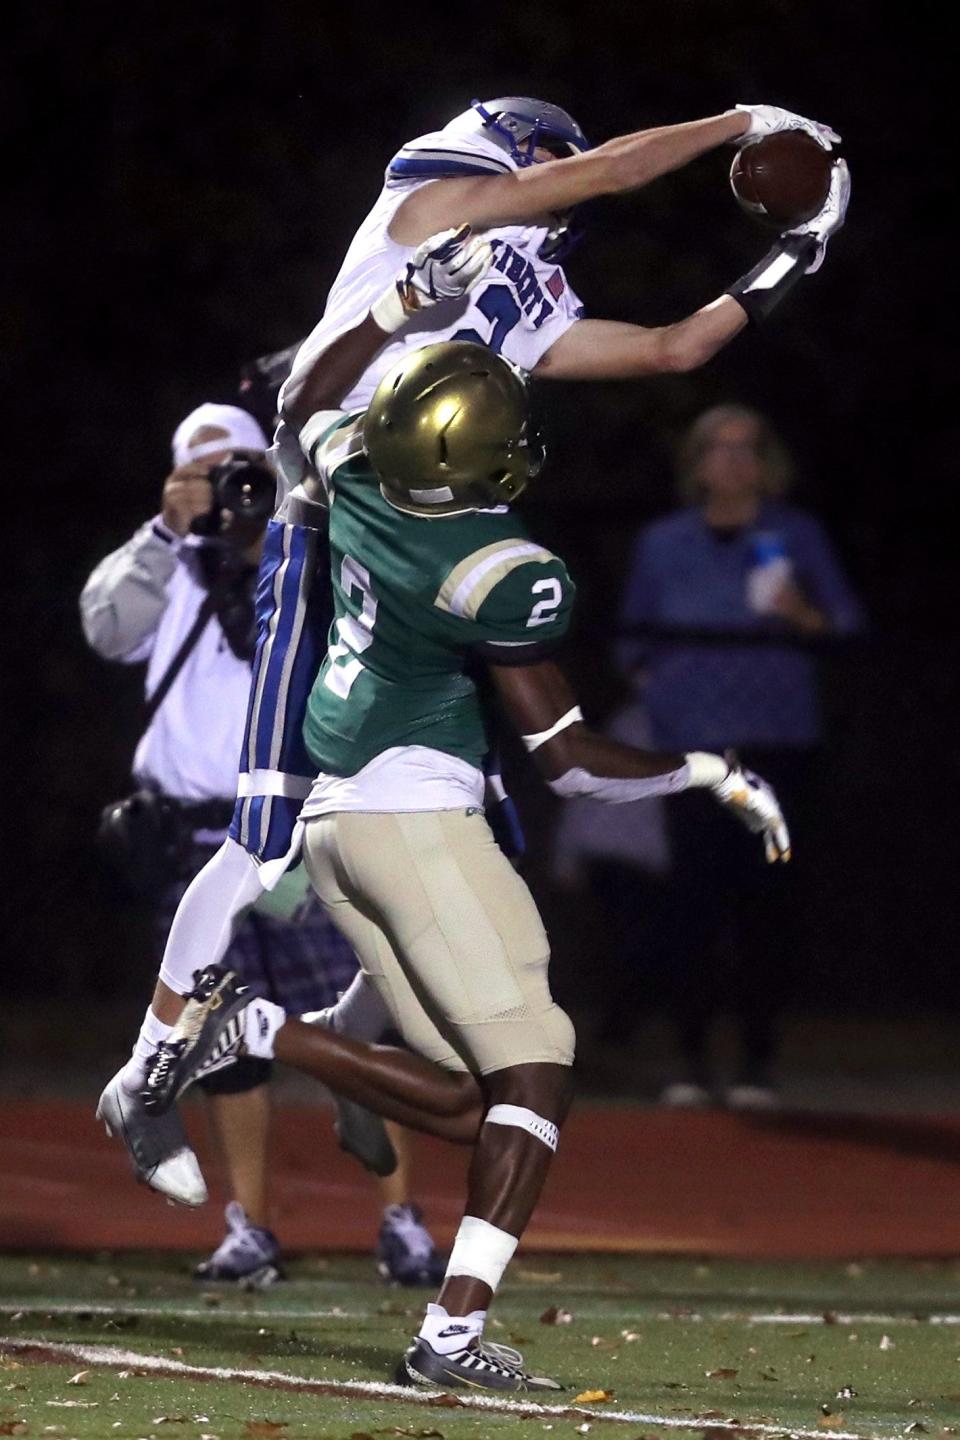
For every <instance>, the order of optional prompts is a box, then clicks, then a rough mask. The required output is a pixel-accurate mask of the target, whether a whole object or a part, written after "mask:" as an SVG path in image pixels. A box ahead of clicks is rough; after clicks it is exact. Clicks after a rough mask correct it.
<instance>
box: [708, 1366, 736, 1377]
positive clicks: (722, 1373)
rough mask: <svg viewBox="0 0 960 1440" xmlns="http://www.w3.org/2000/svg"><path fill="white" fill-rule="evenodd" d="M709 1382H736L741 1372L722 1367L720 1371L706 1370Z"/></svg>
mask: <svg viewBox="0 0 960 1440" xmlns="http://www.w3.org/2000/svg"><path fill="white" fill-rule="evenodd" d="M703 1373H704V1375H705V1376H706V1377H707V1379H708V1380H735V1379H736V1377H737V1376H738V1375H739V1374H740V1371H739V1370H731V1369H730V1368H729V1367H728V1366H726V1365H722V1366H721V1367H720V1369H719V1370H704V1372H703Z"/></svg>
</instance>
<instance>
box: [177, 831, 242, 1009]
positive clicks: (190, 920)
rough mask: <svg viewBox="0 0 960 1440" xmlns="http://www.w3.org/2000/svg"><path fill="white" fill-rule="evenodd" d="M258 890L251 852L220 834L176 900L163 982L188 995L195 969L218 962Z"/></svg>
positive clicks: (179, 992)
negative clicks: (219, 842)
mask: <svg viewBox="0 0 960 1440" xmlns="http://www.w3.org/2000/svg"><path fill="white" fill-rule="evenodd" d="M262 894H263V884H262V882H261V879H260V867H259V866H258V865H257V864H256V862H255V860H254V859H253V856H252V855H248V854H247V852H246V850H244V849H243V847H242V846H241V845H238V844H237V842H236V841H235V840H224V842H223V844H222V845H221V846H220V849H219V850H218V851H217V853H216V854H215V855H212V856H211V857H210V859H209V860H208V861H207V863H206V865H204V867H203V869H202V870H200V871H199V872H198V873H197V874H196V875H195V876H194V878H193V880H192V881H191V882H190V885H189V886H188V888H187V890H186V892H185V894H184V896H183V899H182V900H181V901H180V904H179V905H178V906H177V913H176V915H174V917H173V924H172V925H171V927H170V934H169V936H168V937H167V944H166V949H165V950H164V952H163V960H162V961H161V964H160V979H161V980H162V981H163V983H164V985H166V986H167V987H168V988H169V989H171V990H174V991H175V992H176V993H177V994H178V995H186V993H187V991H188V990H191V989H192V988H193V972H194V970H201V969H202V968H203V967H204V965H219V964H221V963H222V961H223V957H224V955H225V954H226V953H227V950H228V949H229V947H230V942H231V941H232V940H233V937H234V935H235V934H236V933H237V927H238V926H239V924H240V921H241V920H242V919H243V917H244V915H246V913H247V911H248V910H249V909H250V906H251V905H253V904H254V902H255V901H256V900H258V899H259V898H260V896H261V895H262Z"/></svg>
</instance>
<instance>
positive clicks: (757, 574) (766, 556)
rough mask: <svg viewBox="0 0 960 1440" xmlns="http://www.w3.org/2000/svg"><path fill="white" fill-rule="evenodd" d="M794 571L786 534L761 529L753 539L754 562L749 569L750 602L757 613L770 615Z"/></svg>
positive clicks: (748, 601)
mask: <svg viewBox="0 0 960 1440" xmlns="http://www.w3.org/2000/svg"><path fill="white" fill-rule="evenodd" d="M792 574H793V563H792V561H791V560H790V557H789V555H788V554H787V551H786V547H785V545H784V543H783V537H782V536H781V535H778V534H777V533H776V532H775V531H773V530H759V531H758V532H757V534H756V535H754V536H753V537H752V541H751V563H750V569H749V570H748V571H747V604H748V605H749V607H750V609H751V610H752V611H754V613H755V614H757V615H769V614H771V612H772V611H773V602H774V600H775V599H776V597H777V595H778V594H779V593H780V591H781V590H782V589H783V587H784V585H785V584H786V582H787V581H788V580H789V579H790V577H791V575H792Z"/></svg>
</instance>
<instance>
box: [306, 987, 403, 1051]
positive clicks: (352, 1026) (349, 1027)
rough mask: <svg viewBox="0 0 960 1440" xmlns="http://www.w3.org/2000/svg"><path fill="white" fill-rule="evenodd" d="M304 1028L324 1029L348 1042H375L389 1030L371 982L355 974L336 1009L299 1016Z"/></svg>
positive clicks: (387, 1021)
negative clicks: (304, 1025)
mask: <svg viewBox="0 0 960 1440" xmlns="http://www.w3.org/2000/svg"><path fill="white" fill-rule="evenodd" d="M300 1019H301V1020H305V1021H306V1022H307V1024H308V1025H325V1026H326V1027H327V1029H328V1030H333V1031H334V1033H335V1034H337V1035H347V1036H349V1037H350V1039H351V1040H366V1041H370V1042H376V1041H377V1040H379V1039H380V1036H381V1035H382V1034H383V1032H384V1031H385V1030H387V1029H388V1028H389V1026H390V1014H389V1012H388V1010H387V1007H386V1006H385V1005H384V1003H383V1001H382V1000H381V998H380V994H379V992H378V990H377V988H376V986H375V985H374V984H373V982H372V981H370V980H368V979H367V977H366V976H365V975H364V973H363V971H362V970H361V971H359V972H358V973H357V974H356V975H355V976H354V977H353V980H352V981H351V982H350V985H349V986H348V987H347V989H346V990H344V992H343V994H342V995H341V996H340V999H339V1000H338V1001H337V1003H336V1005H328V1006H327V1008H326V1010H310V1011H308V1012H307V1014H306V1015H301V1016H300Z"/></svg>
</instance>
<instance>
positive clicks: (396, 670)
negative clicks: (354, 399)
mask: <svg viewBox="0 0 960 1440" xmlns="http://www.w3.org/2000/svg"><path fill="white" fill-rule="evenodd" d="M726 303H727V304H730V305H733V304H736V302H735V301H733V300H732V299H730V300H728V301H727V302H726ZM382 333H383V332H382V330H380V329H379V328H378V326H377V324H376V321H375V320H374V319H372V318H371V319H368V320H365V321H364V322H362V323H361V325H359V326H358V327H356V328H355V330H354V331H352V332H348V333H347V334H346V335H345V336H343V337H341V338H340V340H339V341H338V342H335V346H334V347H331V350H330V351H328V352H327V355H326V357H325V359H326V375H325V377H324V379H323V380H322V382H321V381H320V380H319V378H318V379H317V383H316V385H315V387H314V390H313V396H314V401H315V403H317V404H318V405H319V406H320V408H321V409H324V408H326V409H327V411H328V413H326V414H314V415H311V417H310V419H309V420H308V421H307V423H306V424H305V425H303V426H302V427H301V430H300V433H301V440H302V443H303V445H304V449H305V451H306V453H307V455H308V458H309V459H310V461H311V464H312V467H313V475H312V476H311V477H310V478H309V479H308V480H306V481H304V482H303V484H302V485H301V486H299V487H297V489H295V490H294V491H293V492H292V494H291V495H290V497H289V498H288V501H287V504H288V506H290V507H292V508H296V507H298V506H308V505H311V504H316V503H319V502H320V501H321V500H322V499H326V500H328V502H329V505H330V543H331V549H332V557H333V576H334V584H335V602H336V618H335V621H334V625H333V628H332V630H331V645H330V649H329V652H328V655H327V658H326V660H325V662H324V665H323V667H322V669H321V671H320V674H319V676H318V678H317V682H316V685H315V686H314V690H313V693H312V695H311V699H310V705H309V713H308V719H307V727H306V735H307V739H308V746H309V748H310V750H311V753H312V756H313V758H314V759H315V761H316V763H317V766H318V770H319V774H318V778H317V781H316V783H315V785H314V787H313V791H312V793H311V795H310V797H309V799H308V801H307V802H306V804H305V807H304V811H303V817H304V820H305V828H306V835H305V858H306V864H307V868H308V871H309V873H310V875H311V878H312V880H313V882H314V885H315V887H316V888H317V891H318V893H319V894H320V896H321V898H322V900H323V902H324V904H325V905H326V906H327V907H328V909H329V911H330V913H331V914H332V915H333V917H334V918H335V920H336V921H337V923H338V925H339V926H340V927H341V929H342V930H343V931H344V933H345V934H346V935H347V936H348V938H349V939H350V940H351V942H352V943H353V945H354V947H355V949H356V950H357V952H358V955H359V956H360V959H361V963H362V967H363V970H364V973H365V975H366V976H367V977H368V979H369V981H370V983H372V984H373V985H374V986H375V987H376V989H377V991H378V992H379V994H380V996H381V998H382V999H383V1001H384V1003H385V1004H386V1006H387V1008H388V1009H389V1011H390V1013H391V1015H392V1017H393V1019H394V1023H395V1025H396V1027H397V1029H398V1030H399V1031H400V1033H401V1034H402V1035H403V1037H404V1039H405V1040H406V1041H407V1043H408V1044H409V1045H410V1047H411V1049H412V1050H414V1051H417V1052H419V1053H418V1054H402V1053H401V1052H396V1051H386V1050H384V1049H382V1048H380V1049H377V1048H374V1049H373V1050H370V1051H367V1053H366V1054H365V1053H364V1050H365V1047H363V1046H361V1045H359V1044H357V1043H356V1042H350V1041H347V1040H345V1039H343V1038H342V1037H340V1036H336V1035H331V1034H329V1033H327V1032H317V1031H316V1030H315V1029H313V1028H312V1027H309V1026H306V1025H303V1024H300V1023H299V1022H297V1021H295V1020H288V1019H287V1017H286V1016H285V1015H284V1014H283V1012H282V1011H280V1010H279V1008H278V1007H276V1006H273V1005H271V1004H270V1003H269V1002H267V1001H262V1000H259V999H254V1000H252V1001H249V1000H248V997H247V996H245V995H241V994H238V993H237V990H236V987H235V986H232V983H231V979H230V977H224V976H223V974H222V972H220V973H219V974H217V973H214V974H212V975H210V976H208V977H207V978H206V979H204V980H203V981H202V982H201V984H200V986H199V987H198V990H197V993H196V996H195V998H194V999H193V1000H192V1001H191V1002H190V1004H189V1005H188V1007H187V1010H186V1011H185V1012H184V1020H183V1022H182V1026H181V1028H180V1030H179V1033H176V1032H175V1037H174V1038H173V1044H172V1045H171V1046H168V1047H167V1050H168V1053H167V1056H166V1057H165V1060H164V1063H163V1064H162V1065H160V1066H158V1068H157V1070H156V1071H155V1072H154V1073H153V1074H152V1075H151V1076H150V1077H149V1080H150V1082H151V1083H153V1084H154V1086H155V1089H156V1090H157V1091H161V1090H164V1089H166V1091H167V1092H168V1093H169V1095H170V1096H171V1098H172V1097H173V1095H174V1094H175V1093H179V1091H180V1089H182V1088H183V1086H184V1085H185V1084H186V1083H188V1082H189V1080H190V1078H192V1075H193V1074H195V1073H196V1070H197V1068H199V1066H200V1065H201V1064H202V1062H203V1061H204V1060H206V1059H208V1058H209V1057H210V1055H211V1053H214V1054H215V1055H216V1056H217V1058H218V1059H222V1058H223V1052H224V1051H225V1050H229V1049H230V1047H233V1048H235V1049H236V1048H243V1049H245V1050H246V1051H248V1052H249V1053H252V1054H263V1055H271V1056H272V1055H275V1056H277V1058H280V1059H283V1060H286V1061H288V1062H289V1063H292V1064H294V1065H298V1066H299V1067H300V1068H303V1069H305V1070H307V1071H308V1072H310V1073H313V1074H316V1075H319V1076H320V1077H321V1078H323V1079H325V1080H327V1082H328V1083H332V1084H334V1086H335V1088H337V1089H338V1090H340V1091H342V1092H343V1093H345V1094H348V1095H351V1097H352V1098H356V1099H358V1100H360V1101H362V1102H363V1103H365V1104H368V1105H371V1107H372V1108H379V1109H381V1110H383V1112H384V1113H386V1114H389V1115H393V1116H395V1117H396V1118H400V1119H402V1120H405V1121H407V1122H408V1123H413V1124H418V1123H419V1124H420V1125H421V1126H424V1125H425V1120H424V1112H429V1113H430V1114H432V1115H433V1116H434V1117H440V1118H436V1119H435V1120H434V1121H433V1122H431V1123H430V1128H432V1129H434V1131H435V1133H447V1134H449V1135H450V1136H451V1138H461V1139H463V1138H472V1139H474V1141H475V1149H474V1156H473V1161H472V1163H471V1167H470V1175H469V1183H468V1197H467V1207H466V1213H465V1216H464V1219H463V1222H462V1224H461V1227H460V1230H459V1232H458V1235H457V1239H456V1242H455V1244H454V1247H453V1252H452V1254H451V1257H450V1263H449V1266H448V1270H447V1275H446V1278H445V1280H444V1284H443V1287H442V1289H441V1292H440V1295H439V1297H438V1303H437V1304H436V1305H431V1306H429V1307H428V1310H427V1314H426V1316H425V1318H424V1322H423V1325H422V1327H421V1330H420V1333H419V1334H418V1336H417V1337H416V1338H415V1340H414V1342H413V1344H412V1345H411V1347H410V1349H409V1350H408V1351H407V1354H406V1355H405V1357H404V1359H403V1361H402V1363H401V1367H400V1372H399V1374H400V1377H401V1378H403V1379H404V1380H406V1381H407V1382H408V1383H415V1384H427V1385H434V1386H436V1385H442V1386H444V1387H449V1386H450V1385H455V1384H462V1385H469V1386H481V1387H483V1388H488V1389H495V1390H509V1391H515V1390H527V1389H555V1388H557V1387H556V1383H555V1382H554V1381H551V1380H549V1379H548V1378H547V1377H543V1376H535V1375H531V1374H530V1373H529V1372H528V1371H526V1370H525V1369H524V1367H523V1364H522V1359H521V1357H519V1356H518V1355H517V1354H516V1352H510V1353H506V1352H505V1351H504V1350H503V1348H502V1347H495V1346H492V1345H490V1344H488V1343H485V1342H483V1341H482V1339H481V1336H482V1330H483V1323H484V1319H485V1314H486V1309H487V1306H488V1305H489V1303H490V1301H491V1299H492V1297H493V1294H494V1292H495V1290H496V1288H497V1285H498V1283H499V1280H500V1277H501V1275H502V1274H503V1271H504V1269H505V1267H506V1265H507V1263H508V1261H509V1259H510V1257H511V1255H512V1254H513V1251H514V1249H515V1247H516V1244H517V1241H518V1238H519V1237H520V1235H521V1234H522V1233H523V1229H524V1227H525V1225H526V1223H527V1221H528V1219H529V1217H530V1214H531V1213H532V1210H533V1208H534V1205H535V1203H536V1201H537V1198H538V1196H539V1193H540V1190H541V1187H542V1185H543V1181H544V1179H545V1177H546V1174H547V1170H548V1168H549V1164H550V1161H551V1160H552V1157H553V1153H554V1151H555V1149H556V1145H557V1140H558V1135H559V1128H560V1126H561V1125H562V1122H563V1119H564V1116H565V1114H566V1110H567V1107H568V1104H569V1100H570V1064H571V1061H572V1058H573V1033H572V1027H571V1026H570V1022H569V1020H568V1019H567V1017H566V1016H565V1015H564V1014H563V1012H562V1011H561V1010H560V1009H559V1008H558V1007H557V1006H556V1005H555V1004H554V1002H553V1000H552V998H551V996H550V991H549V985H548V980H547V963H548V945H547V940H546V936H545V934H544V931H543V927H542V924H541V923H540V920H539V916H538V914H537V911H536V907H535V905H534V903H533V900H532V898H531V896H530V894H529V891H528V890H527V887H526V886H525V884H524V882H523V881H522V880H521V879H520V877H519V876H518V875H517V873H516V872H515V871H514V870H513V868H512V867H511V866H510V864H509V862H508V861H507V860H506V859H505V857H504V856H503V855H502V853H501V852H500V851H499V850H498V849H497V847H496V845H495V843H494V842H493V839H492V836H491V834H490V831H489V828H488V827H487V825H486V822H485V821H484V819H483V813H482V808H481V806H482V792H483V775H482V771H481V762H482V758H483V753H484V750H485V747H486V743H487V742H486V737H485V727H484V717H483V713H482V707H481V704H480V699H479V694H478V690H477V687H476V683H475V681H474V678H473V673H472V672H473V671H474V669H475V667H476V666H478V665H479V666H481V667H483V668H484V669H485V670H486V672H487V674H488V675H489V676H490V677H491V679H492V683H493V687H494V689H495V691H496V693H497V695H498V697H499V700H500V703H501V706H502V708H503V709H504V710H505V711H506V713H507V715H508V716H509V718H510V719H511V720H512V721H513V723H514V724H515V726H516V727H517V729H518V730H519V733H520V734H521V736H522V737H523V741H524V744H525V745H526V747H527V749H528V750H529V751H530V752H531V754H532V755H533V757H534V761H535V763H536V764H537V765H538V767H539V768H540V769H541V771H542V773H543V774H544V776H545V778H546V779H547V781H548V783H549V784H550V785H551V788H552V789H554V791H555V792H556V793H558V794H560V795H579V794H591V795H595V796H597V797H598V798H601V799H604V800H608V801H611V802H613V803H620V802H625V801H632V800H638V799H642V798H644V797H645V796H651V795H658V794H672V793H676V792H678V791H680V790H684V789H687V788H689V787H692V786H702V787H706V788H709V789H710V790H711V791H712V792H713V793H714V794H715V795H716V797H717V799H718V800H719V801H720V802H721V803H722V804H724V805H725V806H727V807H729V808H730V809H731V811H732V812H733V813H734V814H736V815H737V816H738V817H739V818H741V819H742V820H743V821H744V822H745V823H746V824H747V825H748V826H749V827H750V828H751V829H753V830H756V831H757V832H758V833H760V834H762V836H763V839H764V843H765V846H766V851H767V857H768V859H770V860H785V859H787V858H788V857H789V838H788V836H787V832H786V827H785V825H784V822H783V817H782V815H781V814H780V810H779V807H778V805H777V802H776V798H775V796H774V795H773V793H772V792H771V791H770V789H769V787H768V786H766V785H765V784H764V783H763V781H761V780H759V779H758V778H757V777H755V776H752V775H750V774H748V773H746V772H744V771H742V770H741V769H740V768H739V767H738V766H737V765H736V764H735V763H728V761H727V760H724V759H721V758H720V757H719V756H716V755H706V754H702V753H693V754H690V755H657V754H651V753H649V752H643V751H640V750H636V749H634V748H632V747H630V746H626V745H621V744H618V743H616V742H613V741H610V740H608V739H606V738H604V737H602V736H599V735H597V734H595V733H594V732H592V731H591V730H589V729H588V728H587V726H586V725H585V724H584V723H583V719H582V715H581V713H580V710H579V707H578V706H577V704H576V699H575V697H574V695H573V694H572V693H571V691H570V689H569V686H568V684H567V681H566V680H565V678H564V676H563V673H562V671H561V670H560V669H559V668H558V666H557V665H556V663H555V661H554V660H553V659H552V658H551V653H552V651H553V650H554V649H555V648H556V645H557V643H558V641H559V640H560V639H561V638H562V635H563V632H564V630H565V629H566V626H567V623H568V619H569V613H570V606H571V603H572V596H573V588H572V585H571V582H570V580H569V576H568V575H567V572H566V569H565V567H564V566H563V564H562V562H561V561H560V560H559V559H558V558H557V557H556V556H554V555H552V554H551V553H550V552H549V551H546V550H544V549H543V548H542V547H541V546H538V545H537V544H536V543H535V542H534V541H532V540H531V539H530V537H529V536H528V535H527V533H526V531H525V530H524V528H523V526H522V525H521V523H520V522H519V520H518V519H517V518H516V516H515V515H514V514H513V512H512V511H511V510H510V508H509V506H510V503H511V502H512V501H513V500H515V499H516V498H517V496H518V495H519V494H520V493H521V491H522V490H523V488H524V486H525V484H526V483H527V481H528V479H529V478H530V477H531V475H535V474H536V473H537V470H538V469H539V464H540V458H541V457H540V451H539V448H538V446H537V444H536V443H535V439H534V437H532V436H531V435H530V433H529V431H528V418H527V403H526V393H525V385H524V382H523V380H522V378H521V377H520V376H519V375H518V374H517V372H516V371H515V370H514V369H513V367H512V366H510V364H509V363H508V362H506V361H504V360H503V359H501V358H499V357H497V356H496V355H494V354H493V353H492V352H491V351H489V350H487V349H486V348H484V347H480V346H476V345H474V344H472V343H469V342H453V343H445V344H440V345H436V346H430V347H427V348H426V349H425V350H421V351H416V352H411V353H409V354H407V355H406V356H404V357H403V358H402V359H401V361H400V362H399V363H398V364H397V365H396V366H395V367H394V368H393V369H392V370H391V371H390V372H388V374H387V375H386V376H385V377H384V379H383V381H382V382H381V384H380V385H379V386H378V388H377V391H376V393H375V395H374V399H373V402H372V403H371V405H370V407H369V409H368V410H367V411H366V412H365V413H364V414H362V415H357V416H344V415H342V414H336V415H333V416H331V415H330V413H329V407H331V406H332V405H333V404H335V403H336V399H337V398H338V397H339V395H341V394H343V393H344V389H345V385H346V383H347V382H348V381H349V378H350V374H351V372H352V370H353V369H355V367H356V365H359V364H362V363H364V361H365V358H366V356H367V355H368V354H369V353H370V348H371V347H373V346H376V345H377V344H379V343H382ZM341 382H343V383H342V384H341ZM291 416H292V418H293V419H294V420H296V419H297V418H298V417H297V416H296V414H295V413H293V412H291ZM224 1042H226V1044H225V1043H224ZM178 1047H179V1048H178ZM218 1047H219V1051H218ZM191 1056H192V1058H191ZM422 1057H426V1059H424V1058H422ZM431 1060H432V1061H434V1062H435V1064H434V1065H433V1066H431V1065H430V1064H429V1063H428V1062H429V1061H431ZM161 1070H163V1071H164V1074H161V1073H160V1071H161ZM444 1116H446V1120H444V1119H443V1118H442V1117H444Z"/></svg>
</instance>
